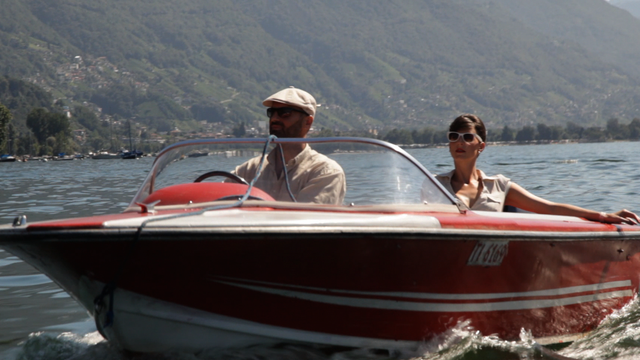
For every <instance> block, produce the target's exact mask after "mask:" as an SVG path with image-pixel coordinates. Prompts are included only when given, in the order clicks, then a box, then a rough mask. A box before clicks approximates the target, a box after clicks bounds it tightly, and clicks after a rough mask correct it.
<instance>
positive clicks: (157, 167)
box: [129, 137, 467, 212]
mask: <svg viewBox="0 0 640 360" xmlns="http://www.w3.org/2000/svg"><path fill="white" fill-rule="evenodd" d="M267 140H268V139H267V138H224V139H215V138H214V139H212V138H208V139H196V140H185V141H181V142H178V143H175V144H172V145H169V146H167V147H166V148H164V149H163V150H161V151H160V153H158V155H157V156H156V159H155V160H154V162H153V165H152V167H151V170H150V171H149V175H147V177H146V178H145V180H144V182H143V185H142V186H141V187H140V188H139V189H138V191H137V193H136V195H135V196H134V198H133V200H132V201H131V203H130V204H129V206H135V205H136V199H139V198H140V197H141V195H142V194H143V192H145V191H146V189H145V185H147V184H150V186H151V188H152V187H153V183H154V180H155V177H156V174H158V173H159V172H160V171H162V169H164V167H166V164H161V160H162V159H163V156H164V155H165V154H167V153H169V152H173V151H175V150H176V149H180V148H183V147H192V146H205V145H210V144H256V145H264V144H265V143H266V142H267ZM300 142H304V143H307V144H320V143H363V144H370V145H375V146H380V147H383V148H386V149H388V150H391V151H393V152H395V153H397V154H398V155H400V156H402V157H404V158H405V159H406V160H408V161H409V162H411V163H412V164H413V165H414V166H416V167H417V168H418V169H420V171H421V172H422V173H423V174H424V175H425V176H426V177H427V178H428V179H429V180H430V181H431V182H432V184H433V185H434V186H435V187H436V188H438V189H439V190H440V191H441V192H442V193H443V194H444V195H445V197H446V198H448V199H449V201H451V204H453V205H456V206H457V207H458V209H460V211H461V212H462V211H464V210H467V208H466V206H464V204H463V203H462V202H461V201H460V200H459V199H457V198H456V197H455V196H453V195H452V194H451V193H450V192H449V191H448V190H447V189H446V188H445V187H444V186H443V185H442V184H441V183H440V182H439V181H438V180H436V178H435V177H434V176H433V175H432V174H431V173H430V172H429V170H427V168H425V167H424V166H423V165H422V164H421V163H420V162H419V161H418V160H416V159H415V158H414V157H413V156H411V155H410V154H409V153H407V152H406V151H405V150H404V149H402V148H401V147H399V146H398V145H395V144H391V143H388V142H386V141H383V140H378V139H370V138H361V137H319V138H275V139H272V140H271V143H272V144H287V143H300Z"/></svg>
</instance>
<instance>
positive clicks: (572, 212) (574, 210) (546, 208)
mask: <svg viewBox="0 0 640 360" xmlns="http://www.w3.org/2000/svg"><path fill="white" fill-rule="evenodd" d="M505 204H506V205H511V206H515V207H517V208H519V209H522V210H526V211H531V212H534V213H538V214H551V215H567V216H577V217H581V218H585V219H589V220H593V221H600V222H606V223H612V224H622V223H624V224H632V225H635V224H639V223H640V217H638V215H636V214H634V213H633V212H631V211H628V210H624V209H623V210H620V211H618V212H615V213H610V214H607V213H604V212H597V211H594V210H588V209H583V208H581V207H579V206H574V205H569V204H561V203H554V202H552V201H548V200H545V199H543V198H540V197H537V196H535V195H533V194H532V193H530V192H528V191H527V190H525V189H524V188H523V187H522V186H520V185H518V184H515V183H513V182H512V183H511V187H510V188H509V192H508V193H507V198H506V199H505Z"/></svg>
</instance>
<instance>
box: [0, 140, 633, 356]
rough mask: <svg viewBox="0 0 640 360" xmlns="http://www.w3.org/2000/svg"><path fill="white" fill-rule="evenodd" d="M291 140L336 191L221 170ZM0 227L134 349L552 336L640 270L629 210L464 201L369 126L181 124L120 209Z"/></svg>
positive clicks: (556, 338) (572, 333)
mask: <svg viewBox="0 0 640 360" xmlns="http://www.w3.org/2000/svg"><path fill="white" fill-rule="evenodd" d="M300 142H304V143H306V144H308V146H311V148H312V149H314V150H316V151H318V152H319V153H322V154H325V155H326V156H328V157H329V158H331V159H333V160H335V161H336V162H338V163H339V164H340V166H341V167H342V168H343V170H344V172H345V176H346V181H347V191H346V196H345V199H344V201H343V203H342V204H337V205H331V204H315V203H301V202H294V201H293V197H292V201H275V200H273V198H272V197H271V196H270V195H269V194H267V193H266V192H265V191H263V190H262V189H260V188H258V187H256V186H254V181H255V179H244V180H245V181H246V182H244V183H243V182H242V180H243V179H239V178H238V177H237V176H236V175H235V174H234V173H233V171H234V169H235V168H236V166H238V165H239V164H241V163H243V162H244V161H247V160H248V159H250V158H252V157H254V156H256V154H257V156H259V157H261V159H264V158H265V157H266V154H268V153H269V152H270V151H272V149H273V148H274V147H276V146H280V145H290V144H292V143H300ZM205 152H206V153H208V154H209V156H201V157H192V156H189V154H194V153H205ZM0 245H1V246H2V247H3V248H5V249H6V250H7V251H10V252H11V253H13V254H15V255H17V256H19V257H20V258H21V259H23V260H24V261H25V262H27V263H29V264H31V265H33V266H34V267H36V268H37V269H39V270H40V271H42V272H43V273H44V274H46V275H47V276H49V277H50V278H51V279H52V280H54V281H55V282H56V283H57V284H59V285H60V286H61V287H62V288H63V289H64V290H66V291H67V292H68V293H69V294H70V295H71V296H72V297H73V298H75V299H76V300H77V301H78V302H79V303H80V304H81V305H82V306H84V307H85V308H86V309H87V310H88V312H89V313H90V314H91V316H92V317H93V318H94V320H95V323H96V327H97V329H98V330H99V331H100V333H101V334H102V335H103V336H104V337H105V338H106V339H107V340H108V341H110V342H111V343H112V344H114V345H115V346H118V347H120V348H122V349H127V350H131V351H136V352H156V351H162V352H165V351H194V352H195V351H200V350H203V349H208V348H230V347H246V346H252V345H267V344H275V343H282V342H291V343H311V344H320V345H331V346H344V347H356V348H376V349H390V350H396V351H406V352H411V351H415V350H416V349H418V348H419V347H420V346H421V345H422V344H423V343H424V342H425V341H429V340H430V339H434V338H437V337H438V336H439V335H441V334H443V333H446V332H447V331H448V330H450V329H451V328H454V327H456V326H458V324H460V323H465V324H468V325H469V326H471V327H473V328H474V329H476V330H477V331H479V332H481V333H482V334H484V335H496V336H499V337H500V338H502V339H504V340H518V339H520V334H521V331H522V330H525V331H527V332H529V333H530V334H531V336H532V337H533V338H534V339H535V341H537V342H538V343H540V344H553V343H562V342H569V341H573V340H575V339H577V338H579V337H582V336H585V334H588V333H589V332H590V331H592V330H593V329H594V328H596V327H597V326H598V324H599V323H600V322H601V321H602V320H603V319H604V318H605V317H607V316H608V315H609V314H611V313H612V312H614V311H616V310H618V309H620V308H622V307H623V306H625V305H626V304H628V303H629V302H630V301H632V299H633V298H634V296H635V295H636V293H637V291H638V286H639V285H640V277H638V274H639V273H640V226H631V225H611V224H604V223H599V222H593V221H588V220H585V219H581V218H575V217H568V216H553V215H539V214H531V213H518V212H515V213H514V212H481V211H471V210H469V209H468V208H466V207H465V206H464V205H463V204H462V203H461V202H459V201H458V200H457V199H456V198H455V197H454V196H453V195H452V194H450V193H448V192H447V191H446V190H445V189H444V188H443V187H442V186H441V185H440V184H439V183H438V181H437V180H435V178H434V177H433V176H432V175H431V173H429V171H428V170H427V169H425V168H424V167H423V165H421V164H420V162H418V161H417V160H416V159H415V158H413V157H412V156H411V155H409V154H408V153H407V152H406V151H404V150H403V149H401V148H399V147H398V146H395V145H393V144H389V143H386V142H383V141H379V140H374V139H364V138H311V139H277V138H276V139H274V138H273V137H270V138H268V139H210V140H191V141H185V142H180V143H177V144H174V145H172V146H169V147H167V148H166V149H164V150H163V151H162V152H161V153H160V154H159V155H158V156H157V158H156V159H155V161H154V163H153V165H152V167H151V170H150V171H149V174H148V176H147V178H146V180H145V181H144V182H143V183H142V184H141V186H140V188H139V190H138V192H137V194H136V195H135V197H134V198H133V199H132V200H131V203H130V204H129V205H128V207H127V208H126V209H124V210H123V212H121V213H117V214H111V215H99V216H89V217H83V218H72V219H62V220H51V221H44V222H34V223H29V222H27V219H26V218H25V217H24V216H19V217H16V219H15V220H14V222H13V224H7V225H2V226H0Z"/></svg>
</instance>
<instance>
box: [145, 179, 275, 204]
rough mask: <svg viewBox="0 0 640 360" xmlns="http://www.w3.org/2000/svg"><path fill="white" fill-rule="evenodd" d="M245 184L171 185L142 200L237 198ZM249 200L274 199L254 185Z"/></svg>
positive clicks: (191, 201)
mask: <svg viewBox="0 0 640 360" xmlns="http://www.w3.org/2000/svg"><path fill="white" fill-rule="evenodd" d="M247 188H248V186H247V185H244V184H235V183H220V182H197V183H187V184H178V185H171V186H167V187H165V188H162V189H159V190H157V191H154V192H153V193H151V194H150V195H149V196H147V198H146V199H145V200H144V202H145V204H151V203H154V202H156V201H158V200H160V202H159V203H158V204H157V205H159V206H162V205H187V204H194V203H204V202H209V201H216V200H237V199H239V198H241V197H242V196H244V194H245V193H246V192H247ZM249 200H266V201H274V199H273V198H272V197H271V196H270V195H269V194H267V193H266V192H264V191H262V190H260V189H258V188H256V187H254V188H253V189H251V194H250V195H249Z"/></svg>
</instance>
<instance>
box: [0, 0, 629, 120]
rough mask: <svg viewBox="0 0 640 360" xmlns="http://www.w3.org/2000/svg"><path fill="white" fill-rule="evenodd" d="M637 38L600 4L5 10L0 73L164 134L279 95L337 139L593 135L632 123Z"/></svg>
mask: <svg viewBox="0 0 640 360" xmlns="http://www.w3.org/2000/svg"><path fill="white" fill-rule="evenodd" d="M638 33H640V22H639V21H638V20H637V19H635V18H633V17H632V16H630V15H629V14H628V13H627V12H625V11H623V10H621V9H619V8H616V7H614V6H611V5H609V4H607V3H606V2H604V1H601V0H541V1H535V2H532V1H526V0H493V1H488V0H465V1H462V0H456V1H449V0H403V1H384V2H372V1H367V0H352V1H347V2H345V1H339V0H322V1H321V0H309V1H305V2H299V1H294V0H269V1H266V0H263V1H253V0H252V1H249V0H181V1H175V0H145V1H124V0H4V1H3V9H2V11H1V12H0V74H4V75H8V76H10V77H12V78H17V79H23V80H25V81H29V82H32V83H34V84H37V85H38V86H40V87H42V88H43V89H45V90H46V91H48V92H49V94H51V96H52V98H53V99H61V100H62V102H61V104H64V105H66V106H69V107H70V108H71V112H72V113H73V112H74V109H75V108H76V107H77V106H82V108H81V109H84V110H86V109H94V110H95V111H101V112H96V114H98V115H101V116H112V117H114V116H118V117H120V118H124V119H134V118H135V121H136V122H138V123H140V124H143V125H145V126H148V127H149V128H150V129H154V130H160V131H168V130H171V129H173V128H175V127H180V128H183V129H195V128H197V127H198V126H199V125H198V123H197V122H196V121H207V122H209V123H219V124H221V125H220V126H222V127H224V126H226V127H228V128H231V127H234V126H236V125H238V124H246V125H247V126H256V127H257V126H258V121H259V120H266V117H265V116H264V114H263V113H264V110H263V108H262V107H261V105H260V101H261V99H263V98H264V97H266V96H268V95H269V94H271V93H272V92H274V91H276V90H279V89H280V88H283V87H286V86H290V85H295V86H297V87H300V88H303V89H305V90H308V91H309V92H311V93H312V94H314V95H315V96H316V98H317V99H318V101H319V102H320V103H321V104H322V106H321V108H320V110H319V112H318V116H317V119H316V123H315V124H316V125H317V126H318V128H321V127H325V128H328V129H333V130H341V131H344V130H349V129H359V130H365V131H367V130H370V131H378V132H382V131H388V130H389V129H392V128H407V129H418V128H422V127H425V126H434V127H442V126H443V124H445V123H447V122H448V121H450V119H452V118H453V117H455V116H456V115H458V114H460V113H464V112H473V113H477V114H479V115H480V116H481V117H482V118H483V119H485V120H486V122H487V123H488V125H489V126H490V127H502V126H504V125H509V126H512V127H514V128H518V127H522V126H525V125H526V126H531V125H535V124H538V123H543V124H548V125H562V126H564V125H565V124H566V123H567V122H569V121H572V122H576V123H579V124H582V125H585V126H587V125H588V126H592V125H601V126H604V124H605V123H606V122H607V120H609V119H611V118H620V119H622V121H626V122H629V121H630V120H631V119H632V118H634V117H637V116H638V106H637V104H638V103H640V90H639V89H640V87H639V86H638V85H640V84H639V80H638V79H639V78H640V70H639V69H638V68H637V67H636V66H634V64H635V62H636V59H637V58H638V56H639V55H640V37H638V36H636V34H638ZM5 105H6V104H5ZM79 109H80V108H79ZM84 110H82V111H84ZM12 111H13V110H12ZM29 111H30V109H20V110H19V113H17V115H15V116H14V120H13V122H14V123H15V124H14V125H15V127H16V128H17V129H19V130H21V131H22V130H24V131H26V129H27V126H26V114H28V113H29ZM72 124H78V126H81V127H82V125H81V124H80V123H79V122H77V121H75V122H74V121H72ZM89 130H90V129H89Z"/></svg>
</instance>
